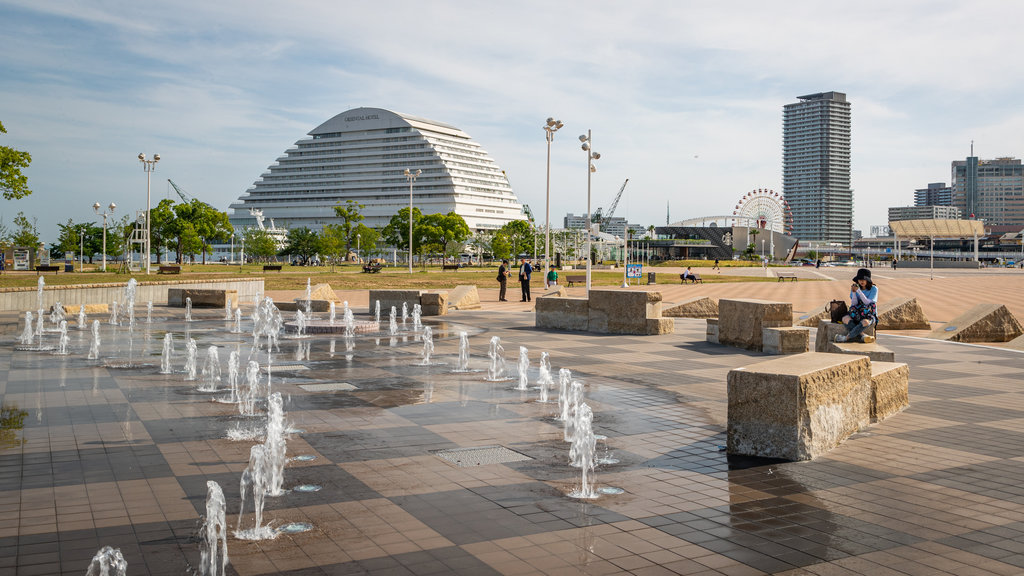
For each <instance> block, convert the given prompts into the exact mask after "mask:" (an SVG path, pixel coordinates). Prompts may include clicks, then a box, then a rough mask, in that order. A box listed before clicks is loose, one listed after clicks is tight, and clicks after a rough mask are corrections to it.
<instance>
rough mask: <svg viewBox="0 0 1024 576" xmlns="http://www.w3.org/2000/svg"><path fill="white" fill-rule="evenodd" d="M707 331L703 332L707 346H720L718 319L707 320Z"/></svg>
mask: <svg viewBox="0 0 1024 576" xmlns="http://www.w3.org/2000/svg"><path fill="white" fill-rule="evenodd" d="M707 323H708V324H707V330H706V331H705V332H704V338H705V340H707V342H708V344H721V342H719V341H718V318H708V319H707Z"/></svg>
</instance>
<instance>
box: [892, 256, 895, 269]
mask: <svg viewBox="0 0 1024 576" xmlns="http://www.w3.org/2000/svg"><path fill="white" fill-rule="evenodd" d="M892 269H893V270H895V269H896V259H895V258H893V259H892Z"/></svg>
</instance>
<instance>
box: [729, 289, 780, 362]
mask: <svg viewBox="0 0 1024 576" xmlns="http://www.w3.org/2000/svg"><path fill="white" fill-rule="evenodd" d="M792 325H793V305H792V304H790V303H789V302H770V301H767V300H751V299H736V300H726V299H722V300H719V301H718V341H719V342H721V343H722V344H725V345H728V346H735V347H737V348H744V349H747V350H756V351H759V352H760V351H761V345H762V341H761V338H762V330H763V329H764V328H781V327H786V326H792Z"/></svg>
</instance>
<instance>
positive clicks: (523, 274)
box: [519, 258, 533, 302]
mask: <svg viewBox="0 0 1024 576" xmlns="http://www.w3.org/2000/svg"><path fill="white" fill-rule="evenodd" d="M532 273H533V266H530V263H529V262H527V261H526V258H523V261H522V263H521V264H520V265H519V286H520V287H521V288H522V291H523V299H522V300H520V302H529V301H530V274H532Z"/></svg>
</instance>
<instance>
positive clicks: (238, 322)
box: [231, 308, 242, 334]
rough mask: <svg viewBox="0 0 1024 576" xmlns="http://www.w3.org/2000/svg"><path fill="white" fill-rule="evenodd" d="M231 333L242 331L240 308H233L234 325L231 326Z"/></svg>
mask: <svg viewBox="0 0 1024 576" xmlns="http://www.w3.org/2000/svg"><path fill="white" fill-rule="evenodd" d="M231 333H232V334H241V333H242V309H241V308H235V325H234V326H232V327H231Z"/></svg>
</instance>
